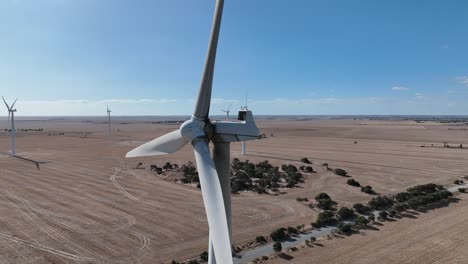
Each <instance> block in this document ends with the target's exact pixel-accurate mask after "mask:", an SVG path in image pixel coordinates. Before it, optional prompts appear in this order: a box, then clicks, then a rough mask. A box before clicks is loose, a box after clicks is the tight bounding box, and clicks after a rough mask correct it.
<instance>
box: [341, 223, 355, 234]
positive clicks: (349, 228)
mask: <svg viewBox="0 0 468 264" xmlns="http://www.w3.org/2000/svg"><path fill="white" fill-rule="evenodd" d="M338 230H340V231H341V232H342V233H344V234H349V233H351V231H353V227H352V226H351V225H350V224H343V223H341V224H339V225H338Z"/></svg>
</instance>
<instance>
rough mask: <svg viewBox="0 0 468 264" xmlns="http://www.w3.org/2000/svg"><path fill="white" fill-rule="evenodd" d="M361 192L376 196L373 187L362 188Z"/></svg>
mask: <svg viewBox="0 0 468 264" xmlns="http://www.w3.org/2000/svg"><path fill="white" fill-rule="evenodd" d="M361 192H364V193H367V194H374V193H375V192H374V190H372V187H371V186H369V185H367V186H365V187H361Z"/></svg>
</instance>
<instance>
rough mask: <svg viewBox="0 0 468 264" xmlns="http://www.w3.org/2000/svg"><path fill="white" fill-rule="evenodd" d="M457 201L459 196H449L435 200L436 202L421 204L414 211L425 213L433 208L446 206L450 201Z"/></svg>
mask: <svg viewBox="0 0 468 264" xmlns="http://www.w3.org/2000/svg"><path fill="white" fill-rule="evenodd" d="M458 201H460V199H459V198H455V197H451V198H448V199H446V200H443V201H439V202H436V203H432V204H428V205H425V206H421V207H419V208H418V209H416V210H414V211H416V212H419V213H427V212H430V211H432V210H434V209H439V208H443V207H447V206H449V205H450V204H451V203H458Z"/></svg>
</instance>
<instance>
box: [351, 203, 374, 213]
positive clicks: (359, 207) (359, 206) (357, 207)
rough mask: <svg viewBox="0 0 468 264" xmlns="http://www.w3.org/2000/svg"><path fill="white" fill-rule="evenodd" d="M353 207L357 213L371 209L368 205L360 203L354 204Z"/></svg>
mask: <svg viewBox="0 0 468 264" xmlns="http://www.w3.org/2000/svg"><path fill="white" fill-rule="evenodd" d="M353 208H354V210H355V211H356V212H357V213H360V214H367V213H368V212H369V211H370V210H371V209H370V208H369V206H365V205H363V204H361V203H357V204H354V205H353Z"/></svg>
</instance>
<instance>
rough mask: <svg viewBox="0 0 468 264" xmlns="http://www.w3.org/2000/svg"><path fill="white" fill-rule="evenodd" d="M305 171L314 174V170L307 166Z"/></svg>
mask: <svg viewBox="0 0 468 264" xmlns="http://www.w3.org/2000/svg"><path fill="white" fill-rule="evenodd" d="M304 171H305V172H307V173H312V172H314V169H313V168H312V167H311V166H306V167H305V169H304Z"/></svg>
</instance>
